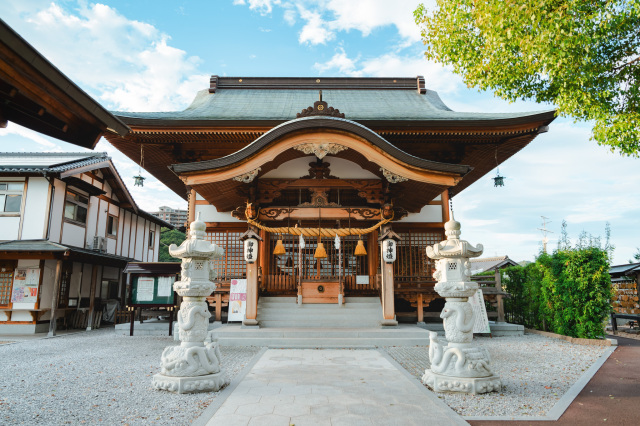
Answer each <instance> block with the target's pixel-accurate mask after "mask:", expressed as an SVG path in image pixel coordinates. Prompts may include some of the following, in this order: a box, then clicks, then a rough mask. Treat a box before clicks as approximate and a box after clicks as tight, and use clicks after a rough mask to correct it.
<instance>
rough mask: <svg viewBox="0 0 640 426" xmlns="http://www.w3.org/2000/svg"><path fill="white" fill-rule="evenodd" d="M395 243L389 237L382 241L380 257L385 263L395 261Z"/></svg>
mask: <svg viewBox="0 0 640 426" xmlns="http://www.w3.org/2000/svg"><path fill="white" fill-rule="evenodd" d="M396 244H397V243H396V241H395V240H393V239H391V238H387V239H386V240H384V241H382V258H383V260H384V261H385V262H386V263H393V262H395V261H396Z"/></svg>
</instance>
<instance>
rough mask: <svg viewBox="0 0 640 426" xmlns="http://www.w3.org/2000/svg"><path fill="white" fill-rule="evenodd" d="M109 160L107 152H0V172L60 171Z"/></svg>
mask: <svg viewBox="0 0 640 426" xmlns="http://www.w3.org/2000/svg"><path fill="white" fill-rule="evenodd" d="M107 160H109V157H108V155H107V153H106V152H0V172H22V173H41V172H49V173H60V172H65V171H67V170H72V169H75V168H78V167H83V166H88V165H91V164H96V163H100V162H103V161H107Z"/></svg>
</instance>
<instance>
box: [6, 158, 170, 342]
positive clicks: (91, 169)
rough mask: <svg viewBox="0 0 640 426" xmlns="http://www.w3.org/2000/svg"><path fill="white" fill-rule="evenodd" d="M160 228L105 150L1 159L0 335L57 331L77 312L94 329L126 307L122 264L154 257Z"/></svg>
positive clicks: (162, 224) (160, 223)
mask: <svg viewBox="0 0 640 426" xmlns="http://www.w3.org/2000/svg"><path fill="white" fill-rule="evenodd" d="M163 226H164V227H169V228H172V226H171V225H170V224H168V223H166V222H164V221H162V220H160V219H158V218H156V217H154V216H152V215H151V214H149V213H147V212H144V211H142V210H140V209H139V208H138V206H137V205H136V204H135V202H134V200H133V198H132V197H131V194H130V193H129V192H128V190H127V188H126V186H125V185H124V183H123V182H122V180H121V178H120V176H119V174H118V172H117V171H116V169H115V167H114V165H113V163H112V161H111V159H110V158H109V157H108V156H107V155H106V153H0V334H5V333H35V332H43V331H47V330H50V331H53V333H55V327H56V323H55V321H51V319H52V318H56V319H57V320H58V323H60V322H65V323H66V322H68V321H69V319H70V317H71V316H73V314H74V311H81V312H83V313H84V314H86V319H85V322H87V324H88V328H91V325H92V319H93V318H95V315H97V314H98V309H99V307H100V306H101V304H102V303H104V302H105V301H107V300H117V301H119V302H120V303H121V304H124V301H125V283H124V281H123V275H122V270H123V269H124V267H125V266H126V264H127V262H129V261H141V262H156V261H157V260H158V250H159V238H160V228H161V227H163ZM66 325H67V326H69V324H66Z"/></svg>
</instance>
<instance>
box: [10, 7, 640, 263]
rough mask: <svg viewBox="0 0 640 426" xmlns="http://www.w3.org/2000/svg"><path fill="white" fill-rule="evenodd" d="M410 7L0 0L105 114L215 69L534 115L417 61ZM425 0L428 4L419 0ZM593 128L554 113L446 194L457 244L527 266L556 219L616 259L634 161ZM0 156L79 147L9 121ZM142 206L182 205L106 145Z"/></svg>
mask: <svg viewBox="0 0 640 426" xmlns="http://www.w3.org/2000/svg"><path fill="white" fill-rule="evenodd" d="M418 3H419V2H418V1H407V0H395V1H393V2H389V1H388V0H350V1H343V0H327V1H314V0H306V1H299V0H288V1H277V0H244V1H241V0H240V1H239V0H235V1H234V0H220V1H165V0H163V1H160V0H155V1H151V0H128V1H105V2H102V3H92V2H88V1H76V0H74V1H70V0H69V1H68V0H64V1H61V0H57V1H51V0H42V1H40V0H27V1H25V0H21V1H14V0H5V1H3V11H2V19H4V20H5V22H7V23H8V24H9V25H10V26H11V27H13V28H14V29H15V30H16V31H17V32H18V33H19V34H20V35H22V36H23V37H24V38H25V39H26V40H27V41H28V42H29V43H31V44H32V45H33V46H34V47H35V48H36V49H38V50H39V51H40V52H41V53H42V54H44V56H46V57H47V58H48V59H49V60H50V61H51V62H53V64H54V65H56V66H57V67H58V68H60V70H61V71H62V72H64V73H65V74H67V75H68V76H69V77H70V78H71V79H72V80H73V81H74V82H76V83H77V84H78V85H79V86H80V87H82V88H83V89H84V90H85V91H87V92H88V93H89V94H90V95H92V96H93V97H94V98H95V99H96V100H98V101H99V102H100V103H101V104H103V105H104V106H105V107H107V108H108V109H111V110H127V111H172V110H182V109H184V108H185V107H186V106H188V104H189V103H190V101H191V100H192V99H193V97H194V96H195V93H196V91H198V90H201V89H204V88H207V87H208V84H209V76H210V75H212V74H218V75H228V76H364V77H377V76H386V77H407V76H411V77H412V76H415V75H424V76H425V80H426V84H427V87H428V88H430V89H433V90H436V91H438V92H439V94H440V96H441V97H442V99H443V100H444V102H445V103H446V104H447V105H448V106H449V107H450V108H452V109H454V110H457V111H492V112H508V111H531V110H545V109H549V108H552V107H553V106H552V105H537V104H534V103H531V102H518V103H514V104H509V103H507V102H505V101H502V100H500V99H497V98H495V97H493V96H492V94H491V93H478V92H477V91H475V90H473V89H468V88H467V87H466V86H465V85H464V84H462V83H461V79H460V78H459V77H457V76H455V75H454V74H452V73H451V72H450V71H449V70H448V69H445V68H443V67H441V66H440V65H438V64H434V63H429V62H427V61H426V60H425V59H424V58H423V56H422V51H423V48H422V42H421V41H420V38H419V29H418V27H417V26H416V25H415V23H414V22H413V16H412V12H413V10H414V9H415V8H416V6H417V4H418ZM426 3H427V6H429V2H426ZM589 135H590V127H589V125H588V124H585V123H579V124H575V123H573V122H572V121H571V120H568V119H557V120H556V121H554V123H552V125H551V128H550V131H549V132H548V133H546V134H543V135H540V136H539V137H538V138H536V139H535V140H534V142H533V143H532V144H530V145H529V146H528V147H526V148H525V149H524V150H522V151H521V152H520V153H518V154H517V155H516V156H515V157H513V158H511V159H510V160H508V161H507V162H505V163H504V164H503V165H501V167H500V172H501V174H502V175H504V176H506V177H507V179H506V186H504V187H502V188H494V187H493V181H492V180H491V177H492V176H493V175H494V174H493V173H491V174H490V175H489V176H487V177H486V178H484V179H482V180H481V181H479V182H477V183H476V184H474V185H473V186H472V187H470V188H468V189H467V190H465V191H464V192H462V193H461V194H459V195H457V196H456V197H455V198H454V211H455V214H456V219H458V220H459V221H460V222H461V223H462V231H463V233H462V237H463V238H465V239H467V240H469V241H470V242H471V243H473V244H477V243H483V244H484V246H485V256H494V255H504V254H507V255H509V256H510V257H511V258H513V259H515V260H517V261H520V260H533V259H534V257H535V255H536V254H537V253H538V252H539V250H540V247H541V240H542V234H541V232H540V231H538V229H537V228H539V227H540V226H541V223H542V219H541V216H546V217H548V218H549V220H551V223H549V225H548V228H549V229H550V230H551V231H553V232H554V233H553V234H550V235H549V239H550V240H549V247H550V248H552V249H553V248H555V247H556V244H557V238H558V235H559V233H560V225H561V222H562V220H563V219H564V220H566V221H567V223H568V231H569V235H570V237H571V238H572V239H573V240H574V241H575V240H576V239H577V237H578V234H579V233H580V232H582V231H586V232H589V233H592V234H594V235H602V236H604V228H605V224H606V222H609V223H610V224H611V236H612V243H613V244H614V245H615V246H616V250H615V252H614V259H613V261H614V263H626V262H627V260H628V259H630V258H631V256H632V254H633V253H634V252H635V251H636V247H640V231H639V229H640V197H638V188H640V167H638V165H639V164H640V162H639V161H640V160H636V159H632V158H625V157H621V156H620V155H618V154H614V153H611V152H609V150H608V149H607V148H604V147H600V146H598V145H596V144H595V143H594V142H591V141H589ZM0 144H1V145H2V148H1V149H2V150H5V151H81V149H80V148H78V147H76V146H73V145H70V144H66V143H64V142H61V141H58V140H55V139H51V138H48V137H45V136H42V135H39V134H36V133H34V132H31V131H29V130H27V129H24V128H21V127H19V126H17V125H15V124H13V123H9V126H8V127H7V128H6V129H0ZM96 149H97V150H100V151H107V152H109V153H110V155H112V157H113V158H114V161H115V162H116V166H117V167H118V169H119V170H120V172H121V174H122V175H123V178H124V179H125V182H127V183H128V186H129V189H130V191H131V192H132V194H133V196H134V197H135V199H136V201H137V202H138V204H139V205H140V206H141V207H142V208H144V209H146V210H150V211H153V210H155V209H156V208H157V207H158V206H160V205H165V204H166V205H170V206H173V207H185V206H186V203H185V202H184V201H183V200H182V199H181V198H179V197H178V196H177V195H175V194H173V193H172V192H171V191H169V190H168V189H166V188H165V187H164V186H163V185H162V184H161V183H160V182H158V181H156V180H155V179H153V178H151V176H149V175H148V174H146V173H145V172H143V174H144V175H145V176H147V177H148V178H149V179H147V181H146V182H145V186H144V188H137V187H135V188H134V187H133V185H132V182H133V179H132V176H133V175H135V174H137V172H138V167H137V165H135V164H133V163H132V162H131V161H129V160H128V159H127V158H126V157H124V156H123V155H122V154H120V153H119V152H118V151H116V150H115V149H114V148H113V147H111V146H110V145H109V144H108V143H107V142H106V141H102V142H100V143H99V145H98V147H97V148H96Z"/></svg>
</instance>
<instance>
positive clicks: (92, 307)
mask: <svg viewBox="0 0 640 426" xmlns="http://www.w3.org/2000/svg"><path fill="white" fill-rule="evenodd" d="M97 281H98V265H92V269H91V291H90V292H89V316H88V318H89V319H88V320H87V331H91V330H92V329H93V317H94V315H95V313H94V310H95V301H96V287H97V285H98V283H97Z"/></svg>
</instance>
